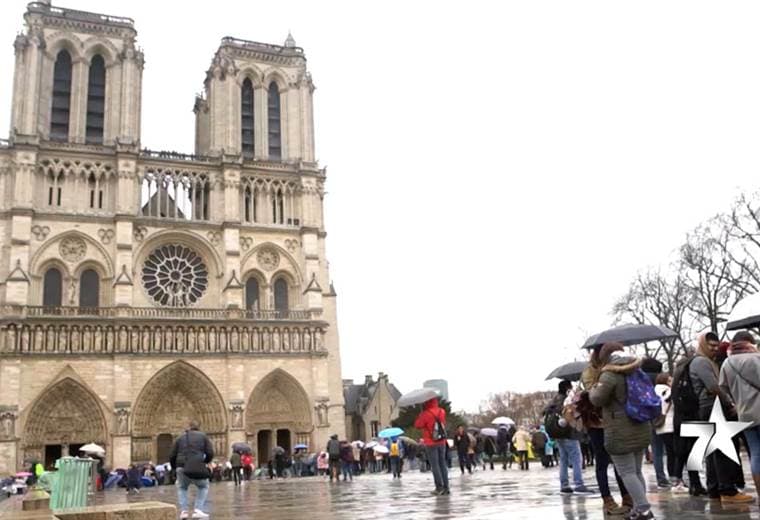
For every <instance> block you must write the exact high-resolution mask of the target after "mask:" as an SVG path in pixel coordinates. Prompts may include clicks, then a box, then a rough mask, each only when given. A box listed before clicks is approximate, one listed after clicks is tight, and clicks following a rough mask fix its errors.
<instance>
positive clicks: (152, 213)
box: [0, 2, 345, 472]
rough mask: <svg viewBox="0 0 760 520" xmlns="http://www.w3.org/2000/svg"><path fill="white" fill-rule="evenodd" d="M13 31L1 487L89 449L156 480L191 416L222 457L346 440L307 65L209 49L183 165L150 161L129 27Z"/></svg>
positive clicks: (85, 15)
mask: <svg viewBox="0 0 760 520" xmlns="http://www.w3.org/2000/svg"><path fill="white" fill-rule="evenodd" d="M24 18H25V21H26V31H25V32H24V33H23V34H20V35H18V36H17V38H16V41H15V45H14V47H15V51H16V63H15V74H14V84H13V85H14V87H13V101H12V103H13V107H12V121H11V133H10V136H9V139H8V140H0V244H2V249H1V250H0V300H1V302H0V472H3V471H10V470H13V469H14V468H15V467H16V466H17V464H18V463H19V461H21V460H23V459H24V458H29V457H32V458H37V459H40V460H41V461H43V462H50V461H51V460H53V459H55V458H56V457H58V456H60V455H62V454H66V453H72V452H74V451H76V450H77V449H78V446H79V445H81V444H84V443H88V442H97V443H101V444H103V445H104V446H105V447H106V450H107V453H108V459H109V460H108V462H109V463H110V464H114V465H116V466H123V465H124V464H128V463H129V462H131V461H147V460H152V461H154V462H155V461H158V462H163V460H164V459H166V457H167V455H168V451H167V450H168V449H169V447H170V446H171V443H172V440H173V439H174V438H175V437H176V436H177V435H178V434H179V433H181V432H182V430H183V428H184V425H185V423H186V422H187V421H188V420H189V419H191V418H195V419H198V420H200V422H201V425H202V428H203V429H204V430H206V431H207V432H208V433H209V435H210V437H211V438H212V440H213V442H214V443H215V445H216V448H217V451H218V453H219V454H220V456H224V455H225V454H226V453H227V452H228V450H229V446H230V445H231V443H233V442H239V441H246V442H249V443H250V444H251V445H252V446H253V448H254V451H255V452H256V453H257V454H258V456H259V458H262V457H266V456H268V454H269V452H270V450H271V448H272V447H273V446H274V445H280V446H283V447H284V448H286V449H289V448H290V447H292V446H293V445H295V444H296V443H299V442H304V443H307V444H309V445H311V446H315V447H316V446H319V445H322V444H323V443H324V442H326V439H327V438H328V436H329V435H330V434H332V433H339V434H343V433H344V432H345V427H344V410H343V396H342V388H341V375H340V353H339V342H338V331H337V321H336V305H335V299H336V295H335V292H334V291H333V290H332V285H331V283H330V276H329V271H328V263H327V260H326V257H325V236H326V235H325V229H324V223H323V217H322V215H323V212H322V204H323V199H324V190H323V186H324V181H325V170H324V169H323V168H320V167H319V165H318V164H317V163H316V162H315V160H314V155H315V154H314V129H313V119H312V95H313V93H314V86H313V84H312V81H311V76H310V74H309V72H308V71H307V69H306V58H305V56H304V52H303V50H302V49H301V48H299V47H296V45H295V42H294V41H293V38H292V36H290V35H289V36H288V39H287V40H286V41H285V44H284V45H282V46H281V45H270V44H264V43H257V42H251V41H245V40H239V39H236V38H229V37H227V38H223V39H222V42H221V45H220V47H219V49H218V50H217V51H216V54H215V55H214V57H213V60H212V62H211V66H210V68H209V70H208V72H207V73H206V79H205V82H204V87H205V89H204V95H202V96H200V97H198V98H197V99H196V100H195V113H196V150H195V154H178V153H175V152H162V151H151V150H146V149H142V148H141V147H140V120H141V117H140V105H141V94H142V91H141V78H142V70H143V64H144V62H143V54H142V51H141V50H139V49H138V48H137V47H136V37H137V32H136V30H135V27H134V22H133V21H132V20H131V19H129V18H122V17H115V16H109V15H102V14H97V13H89V12H83V11H77V10H73V9H67V8H60V7H55V6H52V5H50V4H49V3H46V2H34V3H31V4H29V6H28V8H27V12H26V14H25V17H24ZM190 88H191V86H188V91H190Z"/></svg>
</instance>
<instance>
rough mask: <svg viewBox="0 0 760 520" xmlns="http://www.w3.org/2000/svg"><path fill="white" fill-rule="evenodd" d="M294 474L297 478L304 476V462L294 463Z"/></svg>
mask: <svg viewBox="0 0 760 520" xmlns="http://www.w3.org/2000/svg"><path fill="white" fill-rule="evenodd" d="M293 474H294V475H295V476H296V477H301V476H303V462H301V461H300V460H297V461H295V462H294V463H293Z"/></svg>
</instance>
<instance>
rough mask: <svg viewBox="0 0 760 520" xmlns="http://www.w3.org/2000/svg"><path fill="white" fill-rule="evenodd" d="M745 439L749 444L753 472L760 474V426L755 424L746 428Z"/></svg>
mask: <svg viewBox="0 0 760 520" xmlns="http://www.w3.org/2000/svg"><path fill="white" fill-rule="evenodd" d="M744 439H745V440H746V441H747V446H748V447H749V456H750V463H751V464H752V474H753V475H760V426H754V427H752V428H750V429H748V430H744ZM758 491H760V490H758Z"/></svg>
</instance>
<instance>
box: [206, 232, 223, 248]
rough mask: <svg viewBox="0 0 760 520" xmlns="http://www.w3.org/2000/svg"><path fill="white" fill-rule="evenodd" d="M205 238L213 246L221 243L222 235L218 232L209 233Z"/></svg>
mask: <svg viewBox="0 0 760 520" xmlns="http://www.w3.org/2000/svg"><path fill="white" fill-rule="evenodd" d="M206 236H207V237H208V241H209V242H211V243H212V244H213V245H215V246H218V245H219V244H221V243H222V234H221V233H220V232H219V231H209V232H208V233H206Z"/></svg>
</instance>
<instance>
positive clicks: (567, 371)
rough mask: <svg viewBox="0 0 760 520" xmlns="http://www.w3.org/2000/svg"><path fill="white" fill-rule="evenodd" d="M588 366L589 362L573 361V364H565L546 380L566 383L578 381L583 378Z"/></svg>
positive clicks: (553, 371)
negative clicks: (561, 380) (582, 375)
mask: <svg viewBox="0 0 760 520" xmlns="http://www.w3.org/2000/svg"><path fill="white" fill-rule="evenodd" d="M587 366H588V361H573V362H572V363H565V364H564V365H562V366H559V367H557V368H555V369H554V370H552V373H551V374H549V375H548V376H546V380H547V381H548V380H549V379H554V378H557V379H564V380H565V381H578V380H579V379H580V378H581V374H582V373H583V371H584V370H586V367H587Z"/></svg>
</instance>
